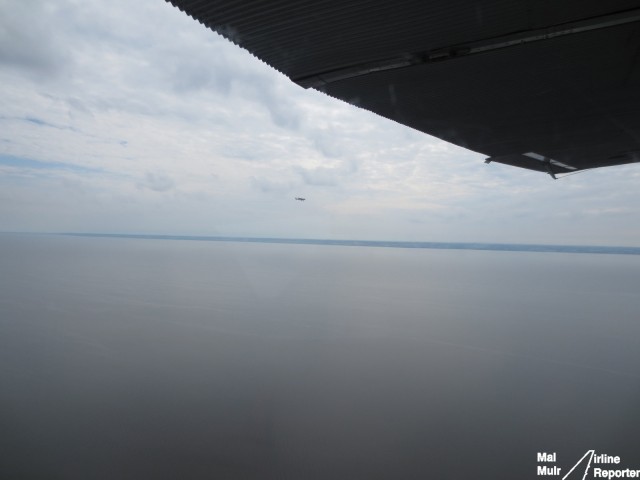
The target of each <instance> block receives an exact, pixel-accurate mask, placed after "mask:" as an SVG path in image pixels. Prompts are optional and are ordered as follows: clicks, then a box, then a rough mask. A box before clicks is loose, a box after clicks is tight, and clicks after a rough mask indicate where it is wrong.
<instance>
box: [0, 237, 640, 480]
mask: <svg viewBox="0 0 640 480" xmlns="http://www.w3.org/2000/svg"><path fill="white" fill-rule="evenodd" d="M0 272H2V274H1V275H0V359H1V362H0V385H2V389H1V390H0V426H1V428H0V448H1V451H2V452H3V457H4V458H3V459H2V462H1V463H0V477H2V478H65V479H66V478H91V479H94V478H95V479H113V478H122V479H141V478H149V479H159V478H167V479H169V478H172V479H173V478H243V479H247V478H249V479H250V478H256V479H258V478H259V479H268V478H279V479H282V478H292V479H298V478H299V479H327V478H331V479H359V478H363V479H365V478H366V479H377V478H380V479H389V478H398V479H413V478H415V479H418V478H419V479H424V478H492V479H514V478H536V466H537V465H538V463H537V462H536V453H537V452H557V456H558V463H557V465H558V466H559V467H562V468H563V471H562V474H564V473H566V471H568V469H569V468H570V467H571V466H573V464H574V463H575V462H576V461H577V460H578V459H579V458H580V457H581V456H582V455H583V454H584V452H585V451H587V450H589V449H595V450H596V451H597V452H598V453H610V454H612V455H619V456H620V457H621V466H625V467H630V468H640V455H639V454H638V452H637V434H638V431H639V429H640V411H639V410H638V404H639V402H640V348H638V347H639V343H640V321H639V319H638V317H639V314H638V312H640V295H638V286H639V285H640V256H637V255H606V254H580V255H576V254H570V253H546V252H545V253H542V252H505V251H471V250H442V249H438V250H433V249H399V248H373V247H368V246H341V245H313V244H311V245H310V244H307V245H299V244H274V243H237V242H219V241H218V242H209V241H202V242H193V241H187V240H161V239H130V238H99V237H71V236H28V235H26V236H19V235H0ZM580 478H582V477H581V476H580Z"/></svg>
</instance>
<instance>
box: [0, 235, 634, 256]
mask: <svg viewBox="0 0 640 480" xmlns="http://www.w3.org/2000/svg"><path fill="white" fill-rule="evenodd" d="M5 234H16V235H17V234H20V233H19V232H13V233H11V232H5ZM22 235H56V236H71V237H91V238H128V239H141V240H143V239H144V240H190V241H201V242H202V241H205V242H237V243H276V244H289V245H334V246H348V247H385V248H420V249H433V250H482V251H502V252H553V253H598V254H613V255H640V247H607V246H585V245H535V244H516V243H482V242H474V243H472V242H468V243H467V242H399V241H379V240H321V239H307V238H260V237H228V236H201V235H193V236H191V235H148V234H127V233H82V232H63V233H22Z"/></svg>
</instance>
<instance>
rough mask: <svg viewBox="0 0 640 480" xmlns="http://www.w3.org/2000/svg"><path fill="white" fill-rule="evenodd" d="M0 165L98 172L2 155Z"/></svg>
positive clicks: (75, 166)
mask: <svg viewBox="0 0 640 480" xmlns="http://www.w3.org/2000/svg"><path fill="white" fill-rule="evenodd" d="M0 165H6V166H8V167H16V168H31V169H36V170H67V171H70V172H81V173H89V172H98V171H100V170H97V169H95V168H87V167H80V166H78V165H71V164H68V163H58V162H41V161H39V160H33V159H31V158H23V157H14V156H13V155H2V154H0Z"/></svg>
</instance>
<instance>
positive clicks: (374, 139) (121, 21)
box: [0, 0, 640, 245]
mask: <svg viewBox="0 0 640 480" xmlns="http://www.w3.org/2000/svg"><path fill="white" fill-rule="evenodd" d="M0 84H1V85H2V88H1V89H0V105H1V109H0V230H2V231H50V232H51V231H56V232H59V231H77V232H105V233H108V232H110V233H156V234H195V235H245V236H258V237H260V236H265V237H302V238H338V239H343V238H344V239H346V238H351V239H378V240H423V241H474V242H482V241H488V242H522V243H559V244H608V245H640V241H638V239H639V238H640V222H638V213H639V211H640V200H639V196H638V191H639V190H638V187H637V185H638V180H639V179H640V167H639V166H637V165H631V166H623V167H616V168H609V169H600V170H594V171H590V172H586V173H583V174H579V175H573V176H569V177H566V178H564V179H561V180H558V181H552V180H551V179H550V178H549V177H548V176H546V175H544V174H540V173H534V172H529V171H526V170H522V169H517V168H513V167H507V166H502V165H496V164H491V165H489V166H487V165H484V163H483V160H484V157H483V156H482V155H478V154H476V153H473V152H469V151H467V150H464V149H462V148H459V147H456V146H453V145H449V144H447V143H445V142H442V141H440V140H438V139H434V138H432V137H429V136H427V135H424V134H422V133H419V132H416V131H414V130H411V129H409V128H407V127H404V126H401V125H398V124H395V123H393V122H391V121H388V120H385V119H383V118H380V117H377V116H375V115H373V114H371V113H369V112H366V111H363V110H360V109H357V108H355V107H352V106H350V105H347V104H344V103H342V102H340V101H338V100H335V99H333V98H329V97H327V96H325V95H323V94H321V93H318V92H316V91H314V90H304V89H302V88H300V87H298V86H296V85H295V84H293V83H292V82H290V81H289V80H288V79H287V78H286V77H284V76H282V75H281V74H279V73H278V72H276V71H274V70H273V69H271V68H269V67H268V66H266V65H265V64H263V63H262V62H260V61H259V60H257V59H256V58H254V57H253V56H251V55H250V54H249V53H248V52H246V51H244V50H242V49H240V48H238V47H236V46H235V45H233V44H231V43H229V42H227V41H226V40H224V39H223V38H221V37H220V36H218V35H217V34H215V33H213V32H211V31H209V30H207V29H206V28H204V27H203V26H201V25H200V24H198V23H197V22H195V21H194V20H192V19H191V18H189V17H187V16H186V15H185V14H183V13H182V12H180V11H179V10H177V9H175V8H174V7H172V6H171V5H170V4H167V3H165V2H164V1H163V0H138V1H135V2H131V1H124V0H113V1H109V2H105V1H97V0H96V1H92V0H83V1H79V0H78V1H74V0H59V1H56V2H44V1H42V2H40V1H36V0H31V1H24V0H0ZM295 196H302V197H306V198H307V201H306V202H304V203H302V202H296V201H295V200H294V199H293V198H294V197H295Z"/></svg>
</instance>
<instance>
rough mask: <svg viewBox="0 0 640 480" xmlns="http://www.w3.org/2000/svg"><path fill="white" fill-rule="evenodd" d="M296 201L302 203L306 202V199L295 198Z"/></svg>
mask: <svg viewBox="0 0 640 480" xmlns="http://www.w3.org/2000/svg"><path fill="white" fill-rule="evenodd" d="M295 199H296V200H298V201H299V202H304V201H305V200H306V198H302V197H295Z"/></svg>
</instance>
